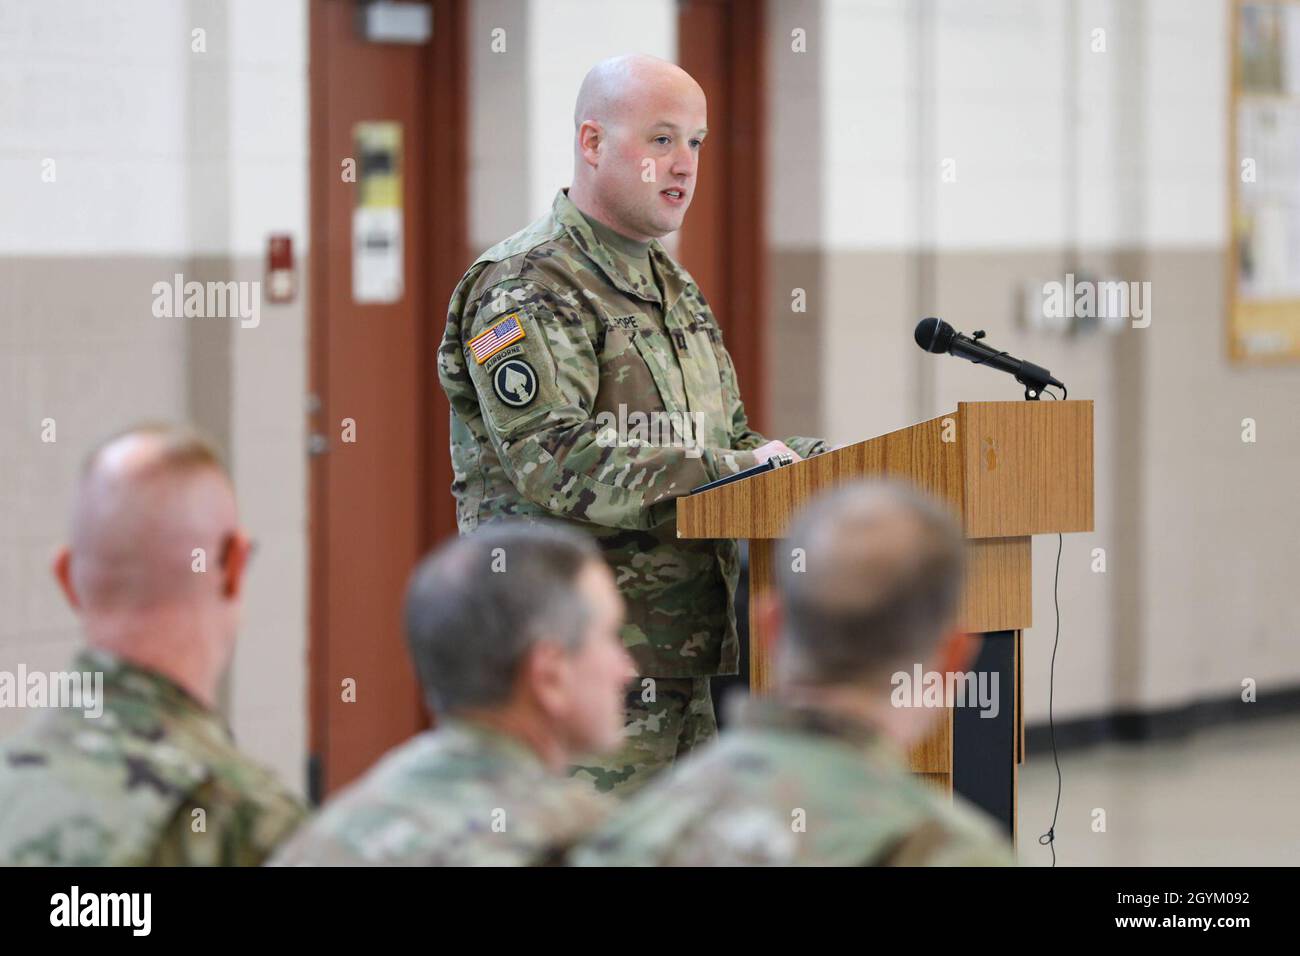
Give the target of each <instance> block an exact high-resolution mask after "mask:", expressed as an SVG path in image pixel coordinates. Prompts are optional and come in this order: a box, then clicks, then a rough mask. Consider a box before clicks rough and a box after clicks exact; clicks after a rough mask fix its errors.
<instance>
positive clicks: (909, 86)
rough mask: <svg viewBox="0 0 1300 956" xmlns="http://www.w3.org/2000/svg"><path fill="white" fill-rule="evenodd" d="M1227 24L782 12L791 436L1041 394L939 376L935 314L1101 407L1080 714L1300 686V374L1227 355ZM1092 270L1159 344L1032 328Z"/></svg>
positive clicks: (1078, 588)
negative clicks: (1051, 294)
mask: <svg viewBox="0 0 1300 956" xmlns="http://www.w3.org/2000/svg"><path fill="white" fill-rule="evenodd" d="M1228 9H1229V7H1228V4H1227V3H1226V0H1198V2H1191V3H1186V2H1178V0H1143V2H1129V0H1125V2H1120V0H1081V2H1077V3H1073V4H1067V3H1063V2H1060V3H1035V4H1025V3H1018V2H1013V0H964V2H956V0H929V2H925V0H923V2H904V0H879V2H872V3H856V2H850V0H769V17H770V24H771V36H770V38H769V50H768V56H769V69H770V71H771V76H772V78H773V82H772V84H771V90H772V102H771V107H770V109H771V115H770V122H771V123H772V130H773V133H774V135H773V136H772V137H771V140H770V142H771V153H772V154H771V157H770V165H769V168H770V170H771V171H772V172H771V176H772V181H771V188H770V190H769V195H770V197H771V201H770V203H769V217H770V218H769V234H770V235H771V236H772V242H773V268H772V282H771V302H772V322H773V326H772V327H773V341H774V344H778V345H781V346H782V347H781V348H776V349H774V350H773V354H774V360H773V368H772V383H773V389H774V392H773V396H772V397H773V402H772V407H773V414H774V419H775V422H774V426H775V429H776V430H777V431H778V432H779V431H782V430H785V431H794V432H805V433H806V432H808V431H820V432H824V433H826V434H828V435H829V436H830V437H831V438H833V439H835V440H836V441H850V440H855V439H859V438H863V437H868V436H871V435H874V434H879V433H880V432H883V431H887V430H890V429H893V428H898V427H901V426H903V425H906V424H909V423H911V422H913V421H917V420H919V419H922V418H925V417H929V416H932V415H936V414H939V413H940V412H942V411H944V410H947V409H951V408H954V407H955V406H956V403H957V402H958V401H961V400H992V399H1003V400H1005V399H1014V398H1018V397H1019V394H1020V389H1019V387H1018V386H1017V385H1016V384H1015V383H1014V381H1012V380H1011V379H1010V378H1008V377H1004V376H1001V375H999V374H998V373H994V372H990V371H987V370H984V369H979V368H976V367H975V366H972V365H970V364H969V363H965V362H962V361H960V360H957V359H952V358H948V357H937V356H927V355H925V354H924V353H921V352H920V351H919V350H918V349H917V348H916V347H915V345H914V344H913V342H912V336H911V330H912V326H913V325H914V324H915V322H916V321H917V319H919V318H921V317H923V316H926V315H940V316H943V317H944V318H946V319H947V320H949V321H950V322H951V323H952V324H953V325H955V326H956V327H957V328H959V329H962V330H965V331H968V332H969V331H971V330H974V329H984V330H986V331H987V332H988V335H989V340H990V341H992V342H994V343H996V344H997V345H998V347H1000V348H1004V349H1007V350H1008V351H1010V352H1011V353H1012V354H1015V355H1020V356H1023V357H1028V358H1031V359H1033V360H1034V361H1036V362H1038V363H1039V364H1041V365H1045V366H1047V367H1048V368H1051V369H1052V370H1053V371H1054V372H1057V373H1058V374H1060V375H1061V377H1063V378H1065V379H1066V381H1067V383H1068V384H1069V385H1070V390H1071V392H1070V393H1071V397H1074V398H1091V399H1093V400H1094V401H1095V402H1096V403H1097V417H1096V463H1095V464H1096V531H1095V532H1093V533H1091V534H1077V535H1070V536H1067V538H1066V539H1065V550H1064V554H1063V558H1062V567H1061V585H1060V596H1061V607H1062V636H1061V650H1060V652H1059V654H1058V658H1057V672H1056V676H1057V681H1056V714H1057V716H1058V717H1066V718H1068V717H1070V716H1083V715H1093V714H1101V713H1107V712H1111V711H1114V710H1119V709H1126V708H1143V709H1150V708H1165V707H1176V706H1179V705H1181V704H1184V703H1187V702H1190V701H1192V700H1196V699H1198V698H1201V697H1203V696H1216V697H1223V696H1226V695H1231V694H1235V693H1238V692H1239V690H1240V687H1241V680H1242V679H1243V678H1246V677H1252V678H1254V679H1256V680H1257V681H1258V682H1259V686H1260V693H1261V694H1264V693H1267V691H1268V689H1275V688H1279V687H1283V686H1294V685H1295V684H1297V683H1300V646H1298V645H1297V644H1296V642H1295V641H1294V636H1295V635H1296V633H1298V632H1300V611H1297V609H1296V605H1295V602H1294V601H1293V600H1291V591H1292V590H1293V587H1292V586H1291V585H1290V584H1289V581H1290V578H1291V577H1293V571H1292V569H1293V568H1294V561H1295V555H1296V545H1295V543H1294V542H1295V541H1296V540H1297V539H1300V503H1297V502H1296V500H1295V496H1294V483H1295V482H1294V476H1295V474H1296V473H1297V471H1300V418H1298V417H1297V416H1296V415H1295V414H1294V407H1295V396H1296V395H1297V394H1300V367H1295V366H1292V367H1284V368H1272V369H1258V368H1247V367H1239V366H1234V365H1231V364H1230V363H1229V362H1228V361H1227V359H1226V357H1225V353H1224V345H1223V342H1224V334H1223V323H1224V321H1225V318H1224V308H1225V295H1226V289H1225V282H1224V275H1225V264H1224V253H1225V243H1226V241H1227V224H1226V217H1225V205H1226V191H1225V190H1226V176H1227V175H1229V170H1228V169H1227V166H1226V151H1227V139H1226V137H1227V132H1228V131H1227V126H1226V119H1225V118H1226V115H1227V114H1226V108H1227V107H1226V97H1227V83H1228V65H1227V64H1228V61H1227V57H1228V53H1229V51H1228V47H1227V42H1228V41H1227V36H1228V30H1227V28H1228V19H1227V18H1228ZM797 29H802V30H803V31H804V35H805V39H806V52H803V53H800V52H796V51H795V50H792V49H791V44H792V39H793V38H792V31H794V30H797ZM1097 30H1101V31H1103V33H1102V34H1100V36H1102V37H1103V39H1104V49H1101V50H1094V46H1095V45H1096V40H1097V38H1098V36H1099V34H1097V33H1096V32H1095V31H1097ZM946 163H947V165H945V164H946ZM945 173H947V174H948V175H947V176H945ZM1083 269H1091V270H1094V271H1101V272H1105V273H1107V274H1108V275H1111V276H1115V277H1122V278H1125V279H1128V280H1134V281H1146V282H1150V283H1151V290H1152V291H1151V295H1152V306H1153V307H1152V322H1151V325H1150V327H1148V328H1145V329H1139V328H1131V327H1130V328H1128V329H1126V330H1125V331H1123V332H1121V333H1119V334H1114V335H1093V336H1087V337H1084V336H1080V337H1075V338H1069V337H1062V336H1058V335H1053V334H1049V333H1046V332H1042V331H1033V330H1029V329H1027V328H1025V327H1024V325H1023V324H1022V322H1021V320H1020V309H1019V306H1018V301H1019V296H1020V294H1021V288H1022V285H1023V283H1024V282H1025V281H1026V280H1031V279H1032V280H1038V281H1049V280H1058V281H1061V280H1064V277H1065V274H1066V273H1067V272H1074V273H1076V274H1077V273H1079V272H1080V271H1081V270H1083ZM805 285H806V287H807V288H808V289H809V296H808V301H809V306H808V311H807V313H806V314H796V313H794V312H792V311H791V308H790V301H791V292H792V289H793V288H794V287H795V286H805ZM809 343H816V347H815V348H814V347H810V345H809ZM1246 417H1253V418H1255V419H1256V420H1257V422H1258V423H1259V428H1260V436H1259V440H1258V442H1257V443H1255V444H1243V443H1242V442H1241V439H1240V435H1241V419H1243V418H1246ZM810 422H811V423H815V424H809V423H810ZM1096 548H1102V549H1105V553H1106V571H1105V573H1094V571H1093V570H1092V566H1093V560H1094V559H1093V549H1096ZM1055 559H1056V540H1055V538H1052V539H1047V538H1041V539H1039V540H1038V541H1037V542H1036V544H1035V549H1034V575H1035V591H1034V614H1035V626H1034V627H1033V628H1032V629H1031V630H1030V631H1029V632H1028V633H1027V635H1026V648H1027V652H1026V697H1025V701H1026V708H1027V714H1028V718H1029V719H1030V720H1031V721H1039V720H1044V719H1045V718H1046V713H1047V690H1048V665H1049V660H1050V655H1051V645H1052V637H1053V629H1054V628H1053V625H1054V615H1053V607H1052V574H1053V571H1054V569H1055Z"/></svg>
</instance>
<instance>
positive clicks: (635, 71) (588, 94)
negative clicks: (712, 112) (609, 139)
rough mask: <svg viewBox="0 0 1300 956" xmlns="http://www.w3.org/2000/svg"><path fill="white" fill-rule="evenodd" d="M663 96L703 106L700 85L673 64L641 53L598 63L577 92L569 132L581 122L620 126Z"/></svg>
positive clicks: (588, 73)
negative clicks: (650, 100)
mask: <svg viewBox="0 0 1300 956" xmlns="http://www.w3.org/2000/svg"><path fill="white" fill-rule="evenodd" d="M663 96H669V97H672V98H677V99H684V100H689V99H692V98H694V99H698V101H699V102H700V103H703V102H704V90H702V89H701V88H700V84H698V83H696V82H695V78H694V77H692V76H691V75H690V74H689V73H687V72H686V71H685V70H683V69H682V68H681V67H680V66H678V65H677V64H676V63H669V62H668V61H667V60H661V59H659V58H658V57H656V56H648V55H646V54H644V53H633V54H631V55H628V56H614V57H610V58H609V59H608V60H601V61H600V62H599V63H597V64H596V65H595V66H593V67H592V68H591V69H590V70H588V71H587V75H586V76H585V77H584V78H583V80H582V86H581V87H579V88H578V102H577V104H576V105H575V106H574V110H573V128H574V130H575V131H577V130H578V129H579V128H580V127H581V126H582V124H583V122H584V121H585V120H594V121H595V122H597V123H601V124H602V125H605V126H613V125H616V124H619V123H623V122H625V121H626V119H627V118H628V117H629V116H632V115H634V114H635V113H636V112H637V111H638V110H639V109H640V108H641V105H642V103H643V102H644V101H645V100H647V99H655V98H660V97H663Z"/></svg>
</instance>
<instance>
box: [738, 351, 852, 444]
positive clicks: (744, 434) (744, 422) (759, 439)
mask: <svg viewBox="0 0 1300 956" xmlns="http://www.w3.org/2000/svg"><path fill="white" fill-rule="evenodd" d="M717 353H718V368H719V369H720V370H721V372H722V387H723V389H725V390H726V392H727V396H728V400H729V401H730V402H731V447H732V448H735V449H737V450H741V451H750V450H752V449H755V448H758V447H759V446H760V445H766V444H767V443H768V442H769V441H770V440H771V439H769V438H765V437H763V436H762V435H760V434H759V433H758V432H756V431H754V430H753V429H751V428H750V427H749V419H748V418H747V417H746V415H745V405H744V403H743V402H741V400H740V383H739V380H738V379H737V378H736V367H735V365H733V364H732V361H731V356H730V355H729V354H728V352H727V350H726V348H724V347H723V346H722V345H721V343H719V345H718V348H717ZM782 441H784V442H785V443H786V445H787V446H789V448H790V449H791V451H794V452H797V453H798V455H799V457H800V458H811V457H812V456H813V455H820V454H821V453H822V452H824V451H829V450H830V445H829V444H828V443H827V442H826V440H825V439H824V438H803V437H801V436H798V435H793V436H791V437H789V438H783V439H782ZM751 457H752V456H751ZM754 463H755V462H753V461H752V460H751V462H750V464H751V465H752V464H754Z"/></svg>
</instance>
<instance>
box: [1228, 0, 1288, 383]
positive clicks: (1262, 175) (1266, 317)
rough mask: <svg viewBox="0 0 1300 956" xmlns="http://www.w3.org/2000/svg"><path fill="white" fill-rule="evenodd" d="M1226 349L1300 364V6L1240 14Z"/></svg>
mask: <svg viewBox="0 0 1300 956" xmlns="http://www.w3.org/2000/svg"><path fill="white" fill-rule="evenodd" d="M1234 15H1235V23H1234V30H1233V36H1234V40H1233V51H1232V63H1233V82H1232V102H1231V117H1230V125H1231V129H1232V163H1231V164H1230V169H1229V175H1230V176H1231V187H1230V189H1229V195H1230V197H1231V229H1232V232H1231V243H1230V246H1231V249H1230V255H1231V261H1230V265H1229V275H1230V281H1229V301H1228V348H1229V352H1230V354H1231V356H1232V357H1233V358H1234V359H1238V360H1295V359H1300V3H1296V2H1292V0H1276V2H1269V0H1237V3H1236V5H1235V9H1234Z"/></svg>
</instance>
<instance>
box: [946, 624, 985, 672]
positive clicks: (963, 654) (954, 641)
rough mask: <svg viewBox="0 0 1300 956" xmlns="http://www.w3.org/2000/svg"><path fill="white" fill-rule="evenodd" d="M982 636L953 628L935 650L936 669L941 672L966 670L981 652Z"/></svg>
mask: <svg viewBox="0 0 1300 956" xmlns="http://www.w3.org/2000/svg"><path fill="white" fill-rule="evenodd" d="M979 645H980V638H978V637H976V636H975V635H974V634H968V633H967V632H966V631H963V630H960V629H958V628H953V629H952V630H951V631H949V632H948V633H947V635H945V636H944V637H943V638H942V639H941V640H940V641H939V646H938V648H937V649H936V650H935V664H936V665H937V666H936V667H935V670H937V671H938V672H939V673H941V674H951V673H957V672H961V671H965V670H966V669H967V668H969V667H970V665H971V662H972V661H974V660H975V655H976V654H978V653H979V649H980V647H979Z"/></svg>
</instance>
